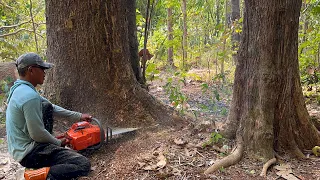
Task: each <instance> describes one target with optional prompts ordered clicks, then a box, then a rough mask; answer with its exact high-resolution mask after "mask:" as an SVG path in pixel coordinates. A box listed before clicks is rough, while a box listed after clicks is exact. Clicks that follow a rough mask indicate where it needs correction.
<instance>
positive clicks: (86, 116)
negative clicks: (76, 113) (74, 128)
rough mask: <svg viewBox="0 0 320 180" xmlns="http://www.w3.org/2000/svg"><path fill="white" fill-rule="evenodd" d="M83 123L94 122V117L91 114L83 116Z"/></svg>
mask: <svg viewBox="0 0 320 180" xmlns="http://www.w3.org/2000/svg"><path fill="white" fill-rule="evenodd" d="M80 120H81V121H87V122H91V121H92V116H91V115H89V114H81V118H80Z"/></svg>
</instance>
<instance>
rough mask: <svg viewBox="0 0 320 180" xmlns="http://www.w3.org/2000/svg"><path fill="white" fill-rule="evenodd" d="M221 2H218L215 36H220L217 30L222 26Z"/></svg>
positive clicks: (218, 0)
mask: <svg viewBox="0 0 320 180" xmlns="http://www.w3.org/2000/svg"><path fill="white" fill-rule="evenodd" d="M220 9H221V8H220V0H217V1H216V28H215V31H214V35H215V36H218V32H219V30H218V29H217V28H218V27H219V25H220Z"/></svg>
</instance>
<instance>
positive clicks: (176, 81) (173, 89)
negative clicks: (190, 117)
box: [164, 72, 188, 113]
mask: <svg viewBox="0 0 320 180" xmlns="http://www.w3.org/2000/svg"><path fill="white" fill-rule="evenodd" d="M185 76H186V73H183V72H176V73H175V74H174V76H173V77H170V78H168V79H167V83H166V85H164V90H165V92H166V93H167V95H169V100H170V102H171V105H172V106H173V107H175V108H177V109H178V110H179V111H180V112H181V113H184V111H185V109H186V108H185V105H186V103H187V101H188V97H187V96H186V95H185V94H184V93H183V92H182V91H181V88H180V87H181V83H184V82H185Z"/></svg>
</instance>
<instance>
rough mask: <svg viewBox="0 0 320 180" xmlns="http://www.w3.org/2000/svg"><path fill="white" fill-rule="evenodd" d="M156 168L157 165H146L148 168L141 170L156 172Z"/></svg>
mask: <svg viewBox="0 0 320 180" xmlns="http://www.w3.org/2000/svg"><path fill="white" fill-rule="evenodd" d="M156 168H157V165H148V166H146V167H144V168H143V170H146V171H154V170H156Z"/></svg>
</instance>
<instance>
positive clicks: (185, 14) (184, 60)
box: [182, 0, 188, 69]
mask: <svg viewBox="0 0 320 180" xmlns="http://www.w3.org/2000/svg"><path fill="white" fill-rule="evenodd" d="M186 1H187V0H182V14H183V38H182V41H183V42H182V53H183V57H182V68H183V69H185V68H186V67H185V65H186V61H187V50H188V47H187V43H188V42H187V39H188V38H187V2H186Z"/></svg>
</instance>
